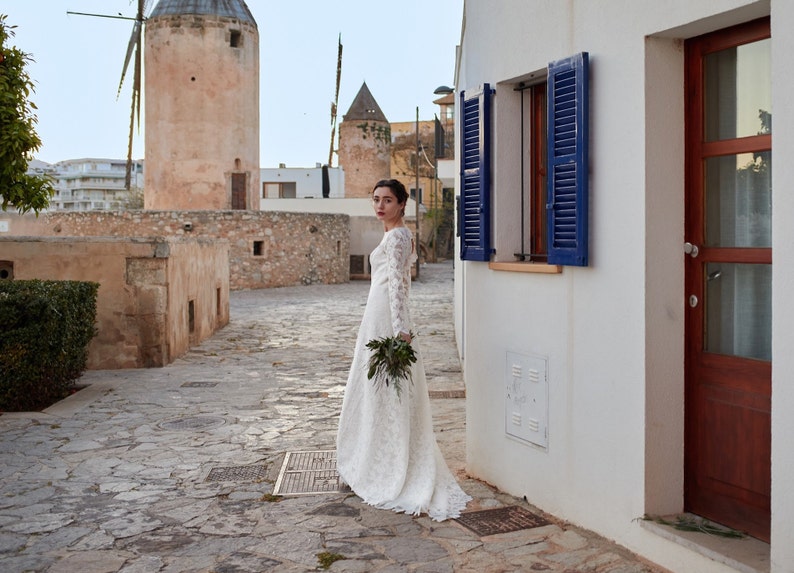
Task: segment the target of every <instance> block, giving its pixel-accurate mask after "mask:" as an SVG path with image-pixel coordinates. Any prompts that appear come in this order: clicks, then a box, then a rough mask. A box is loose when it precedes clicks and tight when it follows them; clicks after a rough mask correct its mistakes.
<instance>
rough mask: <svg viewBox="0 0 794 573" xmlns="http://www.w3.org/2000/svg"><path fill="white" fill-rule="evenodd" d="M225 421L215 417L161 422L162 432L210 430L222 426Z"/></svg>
mask: <svg viewBox="0 0 794 573" xmlns="http://www.w3.org/2000/svg"><path fill="white" fill-rule="evenodd" d="M225 423H226V420H224V419H223V418H219V417H217V416H192V417H190V418H178V419H176V420H168V421H165V422H161V423H160V424H159V425H160V428H162V429H163V430H211V429H212V428H217V427H219V426H223V425H224V424H225Z"/></svg>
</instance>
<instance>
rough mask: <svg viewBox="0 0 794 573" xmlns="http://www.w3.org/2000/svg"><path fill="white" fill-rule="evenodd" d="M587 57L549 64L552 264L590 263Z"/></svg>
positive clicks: (549, 203) (549, 194)
mask: <svg viewBox="0 0 794 573" xmlns="http://www.w3.org/2000/svg"><path fill="white" fill-rule="evenodd" d="M588 77H589V73H588V54H587V52H582V53H580V54H577V55H575V56H572V57H570V58H566V59H564V60H559V61H557V62H553V63H551V64H549V76H548V84H547V85H548V127H547V129H548V141H547V145H548V174H549V175H548V199H547V204H546V214H547V217H548V233H549V235H548V254H549V257H548V262H549V264H554V265H573V266H580V267H585V266H587V263H588V210H589V209H588V203H589V197H588V195H589V193H588V186H589V181H588V150H587V148H588V145H589V139H588V138H589V130H588V115H589V114H588V108H589V93H590V90H589V81H588Z"/></svg>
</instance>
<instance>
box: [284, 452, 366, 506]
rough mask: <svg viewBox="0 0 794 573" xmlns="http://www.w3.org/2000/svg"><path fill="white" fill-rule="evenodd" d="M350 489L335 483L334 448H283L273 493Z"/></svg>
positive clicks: (293, 493) (333, 491)
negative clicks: (291, 450)
mask: <svg viewBox="0 0 794 573" xmlns="http://www.w3.org/2000/svg"><path fill="white" fill-rule="evenodd" d="M341 491H350V488H348V487H347V486H342V485H340V483H339V474H338V473H337V472H336V451H335V450H320V451H315V452H287V455H285V456H284V464H283V465H282V466H281V471H280V472H279V474H278V480H276V485H275V487H274V488H273V495H313V494H317V493H339V492H341Z"/></svg>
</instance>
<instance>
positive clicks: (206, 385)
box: [182, 382, 218, 388]
mask: <svg viewBox="0 0 794 573" xmlns="http://www.w3.org/2000/svg"><path fill="white" fill-rule="evenodd" d="M217 385H218V383H217V382H185V383H184V384H182V388H214V387H215V386H217Z"/></svg>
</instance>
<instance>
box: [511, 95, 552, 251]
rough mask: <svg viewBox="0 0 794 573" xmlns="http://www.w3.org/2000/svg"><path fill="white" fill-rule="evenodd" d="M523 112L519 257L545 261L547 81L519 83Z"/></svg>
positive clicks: (516, 239) (517, 239)
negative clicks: (528, 83)
mask: <svg viewBox="0 0 794 573" xmlns="http://www.w3.org/2000/svg"><path fill="white" fill-rule="evenodd" d="M514 90H515V91H516V92H518V94H519V95H520V115H521V145H520V162H521V168H520V170H521V187H520V190H521V193H520V198H519V199H520V209H519V211H518V212H519V215H520V219H521V221H520V226H519V236H518V237H516V238H515V239H514V240H515V241H517V245H518V249H516V250H515V252H514V253H513V256H514V257H515V259H516V260H519V261H537V262H545V261H546V257H547V249H546V243H547V241H546V235H547V225H546V219H547V218H546V189H547V184H546V122H547V110H546V82H545V81H542V82H540V83H534V84H530V85H525V84H524V83H523V82H522V83H520V84H518V85H517V86H516V87H515V88H514Z"/></svg>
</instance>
